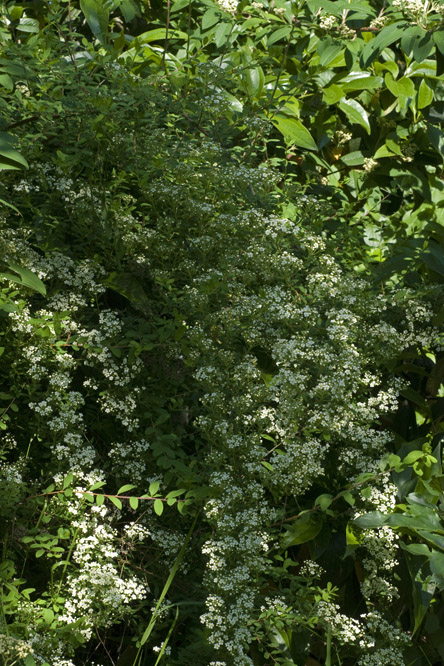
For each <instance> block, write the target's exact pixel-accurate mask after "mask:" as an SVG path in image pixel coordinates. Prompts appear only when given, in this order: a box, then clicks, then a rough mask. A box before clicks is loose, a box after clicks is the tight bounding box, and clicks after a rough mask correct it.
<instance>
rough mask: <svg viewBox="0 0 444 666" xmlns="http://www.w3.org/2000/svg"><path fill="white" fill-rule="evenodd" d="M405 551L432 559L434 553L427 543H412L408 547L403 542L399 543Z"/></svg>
mask: <svg viewBox="0 0 444 666" xmlns="http://www.w3.org/2000/svg"><path fill="white" fill-rule="evenodd" d="M399 545H400V546H401V548H402V549H403V550H406V551H407V552H409V553H411V554H412V555H418V556H423V557H424V556H425V557H430V555H431V553H432V551H431V550H430V548H429V547H428V546H427V545H426V544H425V543H411V544H408V545H406V544H405V543H404V542H403V541H400V542H399Z"/></svg>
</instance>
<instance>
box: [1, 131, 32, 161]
mask: <svg viewBox="0 0 444 666" xmlns="http://www.w3.org/2000/svg"><path fill="white" fill-rule="evenodd" d="M14 142H15V138H14V137H13V136H12V135H11V134H8V133H7V132H0V169H21V168H22V167H25V169H28V168H29V164H28V162H27V161H26V160H25V158H24V157H23V155H21V154H20V153H19V152H18V151H17V150H15V149H14V148H13V147H12V144H13V143H14Z"/></svg>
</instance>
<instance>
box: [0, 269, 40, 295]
mask: <svg viewBox="0 0 444 666" xmlns="http://www.w3.org/2000/svg"><path fill="white" fill-rule="evenodd" d="M8 268H9V269H10V270H11V271H14V272H15V273H17V274H18V275H19V277H17V276H15V275H12V274H10V273H0V278H1V277H3V278H6V279H7V280H10V282H15V283H16V284H21V285H23V286H25V287H28V288H29V289H33V290H34V291H37V292H38V293H39V294H42V296H46V287H45V285H44V284H43V282H42V281H41V279H40V278H39V277H38V276H37V275H35V273H33V272H32V271H30V270H29V269H28V268H23V267H22V266H16V265H15V264H9V266H8Z"/></svg>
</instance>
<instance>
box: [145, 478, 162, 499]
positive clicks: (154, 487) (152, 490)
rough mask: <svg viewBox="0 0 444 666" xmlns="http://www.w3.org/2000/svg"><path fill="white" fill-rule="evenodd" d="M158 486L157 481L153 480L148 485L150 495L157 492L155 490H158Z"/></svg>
mask: <svg viewBox="0 0 444 666" xmlns="http://www.w3.org/2000/svg"><path fill="white" fill-rule="evenodd" d="M159 487H160V483H159V481H153V483H150V487H149V491H148V492H149V494H150V495H151V496H153V495H155V494H156V493H157V491H158V490H159Z"/></svg>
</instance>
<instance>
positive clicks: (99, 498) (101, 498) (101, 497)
mask: <svg viewBox="0 0 444 666" xmlns="http://www.w3.org/2000/svg"><path fill="white" fill-rule="evenodd" d="M95 497H96V504H97V506H102V504H103V503H104V501H105V497H104V495H96V496H95Z"/></svg>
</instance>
